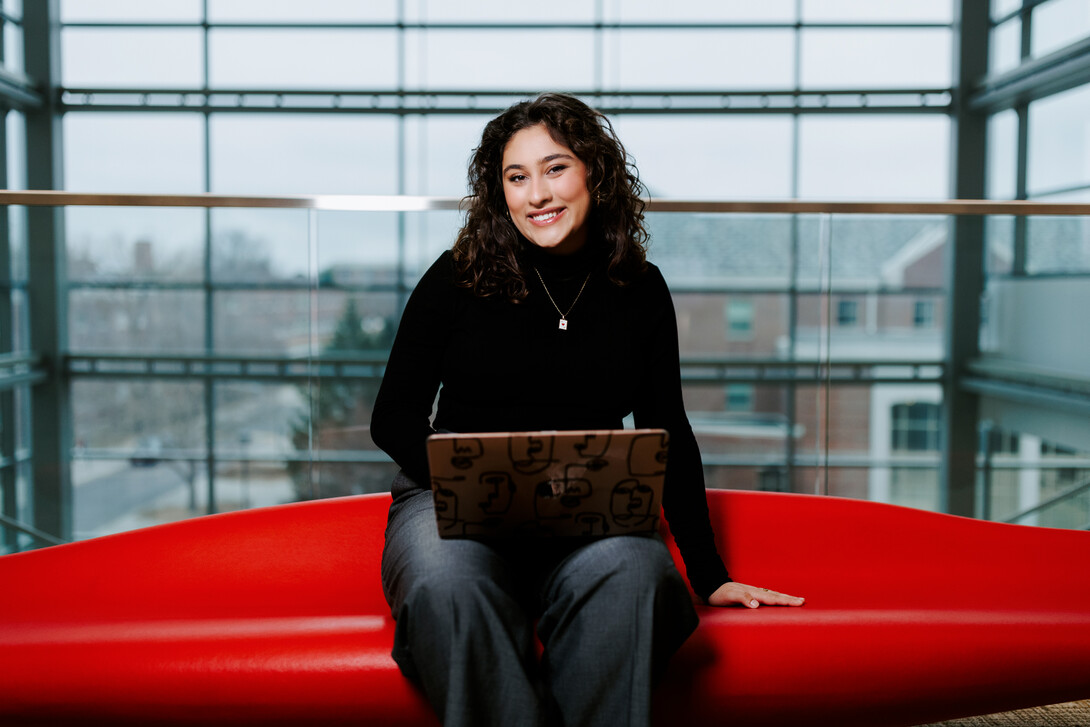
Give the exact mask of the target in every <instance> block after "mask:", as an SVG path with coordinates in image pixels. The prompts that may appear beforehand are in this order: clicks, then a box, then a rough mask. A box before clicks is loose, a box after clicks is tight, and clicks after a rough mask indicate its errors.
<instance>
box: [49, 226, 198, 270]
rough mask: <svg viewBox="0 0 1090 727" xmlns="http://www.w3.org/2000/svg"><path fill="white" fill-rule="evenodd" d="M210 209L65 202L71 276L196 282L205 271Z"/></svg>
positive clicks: (67, 248) (68, 261)
mask: <svg viewBox="0 0 1090 727" xmlns="http://www.w3.org/2000/svg"><path fill="white" fill-rule="evenodd" d="M207 214H208V213H207V212H206V211H205V210H203V209H192V208H173V207H67V208H65V211H64V226H65V233H64V234H65V248H66V251H67V256H68V258H67V268H68V279H69V281H70V282H71V283H74V284H84V283H88V284H90V283H96V284H106V283H127V284H133V283H183V282H188V283H198V282H200V281H201V280H202V278H203V277H204V267H205V259H204V258H205V245H204V240H205V238H206V236H207V235H206V232H205V225H206V217H207Z"/></svg>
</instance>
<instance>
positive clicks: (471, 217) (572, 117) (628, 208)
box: [453, 93, 648, 301]
mask: <svg viewBox="0 0 1090 727" xmlns="http://www.w3.org/2000/svg"><path fill="white" fill-rule="evenodd" d="M539 124H542V125H544V126H545V128H546V129H547V130H548V132H549V136H551V137H552V138H553V140H554V141H555V142H557V143H558V144H562V145H564V146H566V147H567V148H569V149H571V150H572V152H573V153H574V154H575V156H576V157H577V158H578V159H579V160H580V161H581V162H583V164H584V165H585V166H586V169H587V180H586V181H587V190H588V191H589V192H590V197H591V200H592V208H591V213H590V217H589V219H588V225H589V229H588V236H587V240H588V244H593V245H597V246H600V247H601V249H602V254H603V256H605V255H606V254H607V252H608V257H609V262H608V265H607V275H608V277H609V279H610V280H611V281H612V282H613V283H614V284H616V285H625V284H627V283H630V282H632V280H633V279H634V278H635V277H636V276H637V275H639V273H641V272H642V271H643V269H644V268H645V267H646V251H645V248H646V245H647V239H648V235H647V229H646V228H645V227H644V217H643V211H644V208H645V207H646V203H645V202H644V200H643V198H642V197H641V194H642V192H643V185H642V184H641V183H640V178H639V174H638V172H637V171H636V167H635V165H634V164H633V163H632V162H631V161H630V160H629V158H628V155H627V153H626V152H625V149H624V146H623V145H622V144H621V141H620V139H618V138H617V135H616V133H615V132H614V131H613V125H612V124H610V122H609V119H607V118H606V117H605V116H604V115H603V114H601V113H599V112H598V111H595V110H594V109H592V108H591V107H590V106H587V105H586V104H585V103H583V102H582V101H580V100H579V99H577V98H575V97H574V96H569V95H566V94H561V93H545V94H541V95H540V96H538V97H537V98H535V99H533V100H531V101H522V102H520V103H517V104H515V105H514V106H511V107H510V108H508V109H507V110H506V111H504V112H503V113H502V114H500V115H499V116H497V117H496V118H494V119H492V120H491V121H490V122H488V125H487V126H485V128H484V133H483V134H482V135H481V144H480V146H478V147H477V148H476V149H475V150H474V152H473V158H472V160H471V161H470V165H469V187H470V194H469V196H467V197H466V198H465V199H464V200H463V201H462V202H463V206H464V208H465V209H466V210H467V211H466V218H465V224H464V225H463V227H462V229H461V230H460V231H459V232H458V238H457V240H456V241H455V243H454V250H453V253H454V271H455V279H456V281H457V282H458V284H459V285H462V286H463V287H466V288H470V289H471V290H472V291H473V292H474V293H475V294H476V295H478V296H481V297H489V296H502V297H505V298H507V299H509V300H512V301H520V300H523V299H524V298H526V296H527V295H528V294H529V288H528V286H527V283H526V277H525V275H524V273H523V269H522V265H521V264H520V255H519V252H520V250H521V249H522V248H523V247H524V246H525V245H528V244H530V243H529V242H527V241H526V239H525V238H524V237H523V236H522V234H521V233H520V232H519V231H518V230H517V229H516V228H515V225H514V223H513V222H512V221H511V219H510V217H509V216H508V210H507V202H506V199H505V197H504V192H503V175H502V171H503V170H502V165H503V152H504V149H505V148H506V146H507V143H508V142H509V141H510V140H511V137H512V136H514V135H515V134H516V133H517V132H519V131H521V130H522V129H526V128H529V127H531V126H537V125H539Z"/></svg>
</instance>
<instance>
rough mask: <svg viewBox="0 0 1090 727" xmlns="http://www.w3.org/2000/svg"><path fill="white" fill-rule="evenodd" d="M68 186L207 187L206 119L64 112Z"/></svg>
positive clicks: (169, 190) (188, 190) (176, 190)
mask: <svg viewBox="0 0 1090 727" xmlns="http://www.w3.org/2000/svg"><path fill="white" fill-rule="evenodd" d="M64 142H65V143H64V148H65V154H64V183H65V189H70V190H78V191H80V192H139V193H142V194H156V193H162V194H193V193H198V192H204V191H205V189H204V122H203V120H202V118H201V117H200V116H199V115H198V114H192V113H132V114H124V113H78V112H70V113H67V114H65V115H64Z"/></svg>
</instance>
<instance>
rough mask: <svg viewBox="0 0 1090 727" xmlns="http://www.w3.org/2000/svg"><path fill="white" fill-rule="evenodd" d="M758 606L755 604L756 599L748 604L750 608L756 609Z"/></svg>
mask: <svg viewBox="0 0 1090 727" xmlns="http://www.w3.org/2000/svg"><path fill="white" fill-rule="evenodd" d="M759 605H761V604H759V603H757V599H756V598H755V599H753V600H752V601H750V602H749V607H750V608H757V606H759Z"/></svg>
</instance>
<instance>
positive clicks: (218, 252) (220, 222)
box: [202, 208, 314, 287]
mask: <svg viewBox="0 0 1090 727" xmlns="http://www.w3.org/2000/svg"><path fill="white" fill-rule="evenodd" d="M311 215H312V213H311V212H310V211H309V210H298V209H244V208H241V209H240V208H230V209H214V210H211V211H210V219H209V229H210V231H211V238H212V239H211V244H210V246H209V247H210V257H211V268H212V282H213V283H216V284H220V285H249V286H255V285H256V286H260V285H270V284H273V283H280V284H287V283H290V284H293V285H296V286H300V287H306V286H307V285H309V284H310V279H311V276H312V275H313V274H314V271H313V270H312V269H311V268H312V267H313V265H312V261H311V257H310V242H309V241H310V237H311V235H312V230H311ZM202 237H203V236H202Z"/></svg>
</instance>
